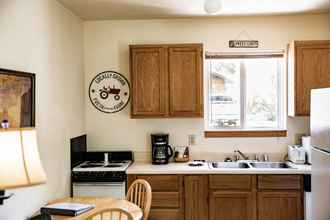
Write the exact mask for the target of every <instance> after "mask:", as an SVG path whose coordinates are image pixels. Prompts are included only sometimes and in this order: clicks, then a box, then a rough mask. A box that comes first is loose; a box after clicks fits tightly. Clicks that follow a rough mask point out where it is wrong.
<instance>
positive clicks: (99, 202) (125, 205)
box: [49, 197, 143, 220]
mask: <svg viewBox="0 0 330 220" xmlns="http://www.w3.org/2000/svg"><path fill="white" fill-rule="evenodd" d="M62 202H72V203H84V204H93V205H95V208H94V209H92V210H90V211H88V212H85V213H84V214H81V215H78V216H76V217H70V216H60V215H53V216H52V217H53V220H85V218H86V217H87V216H89V215H90V214H92V213H95V212H98V211H100V210H102V209H105V208H122V209H125V210H126V211H127V212H129V213H131V214H132V216H133V220H141V219H142V216H143V213H142V210H141V209H140V208H139V207H138V206H137V205H135V204H133V203H131V202H128V201H126V200H118V199H114V198H109V197H107V198H95V197H79V198H77V197H76V198H65V199H58V200H55V201H52V202H50V203H49V204H54V203H62Z"/></svg>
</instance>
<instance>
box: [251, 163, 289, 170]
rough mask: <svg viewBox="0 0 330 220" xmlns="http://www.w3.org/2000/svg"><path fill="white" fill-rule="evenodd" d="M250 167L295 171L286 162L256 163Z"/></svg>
mask: <svg viewBox="0 0 330 220" xmlns="http://www.w3.org/2000/svg"><path fill="white" fill-rule="evenodd" d="M250 165H251V166H252V167H253V168H259V169H294V168H293V167H291V166H289V165H288V164H287V163H285V162H254V163H250Z"/></svg>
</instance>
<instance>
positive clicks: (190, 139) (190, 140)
mask: <svg viewBox="0 0 330 220" xmlns="http://www.w3.org/2000/svg"><path fill="white" fill-rule="evenodd" d="M195 144H196V135H195V134H189V135H188V145H189V146H191V145H195Z"/></svg>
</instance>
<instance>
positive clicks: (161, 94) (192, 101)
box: [130, 44, 203, 118]
mask: <svg viewBox="0 0 330 220" xmlns="http://www.w3.org/2000/svg"><path fill="white" fill-rule="evenodd" d="M130 68H131V70H130V71H131V84H132V88H131V91H132V93H131V94H132V102H131V116H132V117H133V118H145V117H202V116H203V45H202V44H170V45H168V44H164V45H131V46H130Z"/></svg>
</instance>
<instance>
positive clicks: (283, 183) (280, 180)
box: [258, 175, 302, 190]
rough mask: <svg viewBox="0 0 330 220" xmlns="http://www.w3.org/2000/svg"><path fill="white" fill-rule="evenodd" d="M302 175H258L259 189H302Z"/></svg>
mask: <svg viewBox="0 0 330 220" xmlns="http://www.w3.org/2000/svg"><path fill="white" fill-rule="evenodd" d="M301 187H302V186H301V176H300V175H258V189H259V190H267V189H278V190H281V189H283V190H300V189H301Z"/></svg>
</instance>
